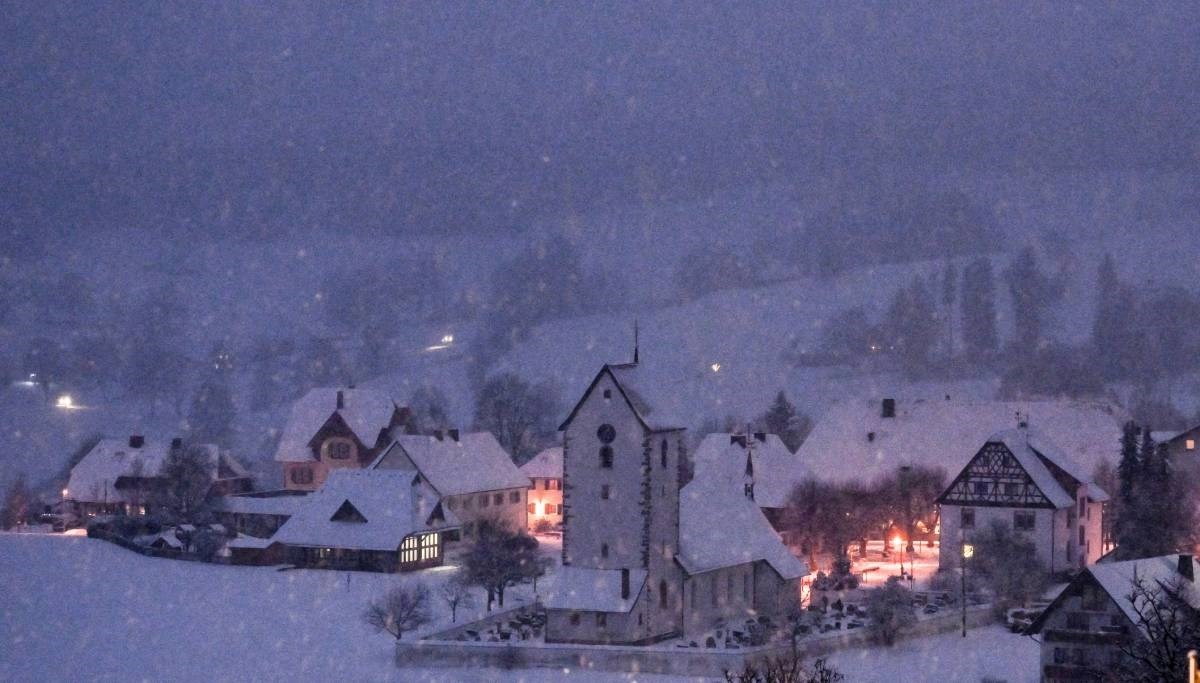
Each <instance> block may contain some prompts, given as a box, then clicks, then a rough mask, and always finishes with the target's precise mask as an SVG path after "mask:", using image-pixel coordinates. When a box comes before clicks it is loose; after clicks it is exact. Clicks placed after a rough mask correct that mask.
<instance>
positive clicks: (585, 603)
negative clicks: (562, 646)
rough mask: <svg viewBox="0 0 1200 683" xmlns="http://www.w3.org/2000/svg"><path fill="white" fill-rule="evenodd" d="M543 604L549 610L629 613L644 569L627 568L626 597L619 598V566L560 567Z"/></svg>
mask: <svg viewBox="0 0 1200 683" xmlns="http://www.w3.org/2000/svg"><path fill="white" fill-rule="evenodd" d="M554 577H555V580H554V586H553V587H552V588H551V589H550V590H549V591H547V593H546V598H545V600H544V601H543V604H545V605H546V607H548V608H550V609H572V610H581V611H585V612H628V611H629V610H631V609H633V604H634V603H635V602H636V601H637V597H638V594H639V593H641V592H642V587H643V586H644V585H645V583H646V570H645V569H630V570H629V597H628V598H627V599H622V598H621V570H620V569H589V568H586V567H571V566H566V567H560V568H559V570H558V571H557V572H555V574H554Z"/></svg>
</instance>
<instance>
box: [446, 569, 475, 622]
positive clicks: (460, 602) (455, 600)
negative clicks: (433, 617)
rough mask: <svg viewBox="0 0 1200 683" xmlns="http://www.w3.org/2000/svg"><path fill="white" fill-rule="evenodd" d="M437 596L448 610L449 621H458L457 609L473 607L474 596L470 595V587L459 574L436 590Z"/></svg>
mask: <svg viewBox="0 0 1200 683" xmlns="http://www.w3.org/2000/svg"><path fill="white" fill-rule="evenodd" d="M438 596H440V597H441V598H442V602H445V603H446V606H447V607H449V608H450V621H452V622H454V621H458V608H459V607H463V608H470V607H474V606H475V596H474V595H472V594H471V586H470V584H469V583H467V582H466V581H465V580H464V579H463V576H462V575H461V574H459V575H458V576H455V577H454V578H452V579H450V580H449V581H447V582H445V583H443V584H442V586H441V587H440V588H438Z"/></svg>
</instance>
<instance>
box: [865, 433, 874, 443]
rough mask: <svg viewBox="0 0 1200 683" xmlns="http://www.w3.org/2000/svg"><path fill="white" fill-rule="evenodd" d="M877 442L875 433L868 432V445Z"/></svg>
mask: <svg viewBox="0 0 1200 683" xmlns="http://www.w3.org/2000/svg"><path fill="white" fill-rule="evenodd" d="M874 442H875V432H867V443H874Z"/></svg>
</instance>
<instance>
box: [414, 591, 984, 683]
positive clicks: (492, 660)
mask: <svg viewBox="0 0 1200 683" xmlns="http://www.w3.org/2000/svg"><path fill="white" fill-rule="evenodd" d="M961 619H962V617H961V613H960V612H954V613H949V614H939V615H937V616H933V617H930V618H928V619H922V620H921V621H919V622H918V623H917V624H916V625H915V626H914V627H913V628H912V629H910V630H909V631H907V632H906V633H905V634H904V635H903V636H902V638H916V637H922V636H930V635H934V634H937V633H946V632H950V631H954V630H956V629H958V628H961V626H962V621H961ZM994 620H995V619H994V614H993V612H992V608H991V607H990V606H980V607H971V608H968V609H967V626H968V628H977V627H979V626H985V625H987V624H990V623H993V622H994ZM466 627H467V625H464V626H463V627H460V628H466ZM456 630H457V629H456ZM867 645H870V641H869V636H868V635H867V632H866V629H858V630H855V631H851V632H840V633H826V634H822V635H819V636H810V637H807V638H804V639H803V640H801V641H799V647H800V651H801V652H802V653H803V655H804V658H805V660H806V661H808V662H810V663H811V662H812V660H813V659H815V658H817V657H821V656H824V655H827V654H829V653H830V652H834V651H837V650H842V649H845V648H850V647H863V646H867ZM790 651H791V646H790V644H786V643H785V644H779V645H771V646H766V647H761V648H753V649H746V650H741V651H738V650H704V649H697V648H680V647H675V646H665V645H655V646H648V647H632V646H623V645H564V644H537V645H529V646H524V647H522V646H518V645H509V644H506V643H478V642H459V641H431V640H423V641H413V642H407V643H405V642H401V643H398V644H397V645H396V655H395V661H396V666H397V667H399V668H406V667H454V668H471V669H482V668H490V669H506V668H517V669H527V668H553V669H559V670H570V671H577V670H584V671H621V672H627V673H652V674H667V675H675V676H721V675H722V674H723V673H724V672H725V671H726V670H736V669H740V668H741V667H742V666H743V664H744V663H745V661H746V660H747V659H750V660H755V659H762V658H769V657H779V656H785V655H787V654H788V653H789V652H790Z"/></svg>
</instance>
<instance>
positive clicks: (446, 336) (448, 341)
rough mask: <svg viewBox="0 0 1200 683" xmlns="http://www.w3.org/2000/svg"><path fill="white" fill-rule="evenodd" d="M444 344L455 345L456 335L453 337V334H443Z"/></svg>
mask: <svg viewBox="0 0 1200 683" xmlns="http://www.w3.org/2000/svg"><path fill="white" fill-rule="evenodd" d="M442 343H443V344H453V343H454V335H452V334H443V335H442Z"/></svg>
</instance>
